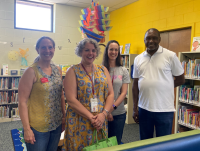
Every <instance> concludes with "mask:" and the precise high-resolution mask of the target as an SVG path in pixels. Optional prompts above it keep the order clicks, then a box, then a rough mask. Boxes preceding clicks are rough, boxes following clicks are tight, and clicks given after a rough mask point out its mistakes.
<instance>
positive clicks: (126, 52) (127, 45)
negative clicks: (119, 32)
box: [124, 43, 131, 54]
mask: <svg viewBox="0 0 200 151" xmlns="http://www.w3.org/2000/svg"><path fill="white" fill-rule="evenodd" d="M130 46H131V44H130V43H129V44H126V45H125V49H124V54H129V51H130Z"/></svg>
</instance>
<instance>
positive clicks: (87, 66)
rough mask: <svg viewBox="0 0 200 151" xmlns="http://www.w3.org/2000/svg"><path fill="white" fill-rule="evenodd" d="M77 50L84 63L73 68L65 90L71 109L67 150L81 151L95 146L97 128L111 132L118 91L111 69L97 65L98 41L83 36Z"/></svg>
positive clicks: (65, 145) (67, 123)
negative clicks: (111, 114)
mask: <svg viewBox="0 0 200 151" xmlns="http://www.w3.org/2000/svg"><path fill="white" fill-rule="evenodd" d="M75 53H76V55H77V56H79V57H81V62H80V63H79V64H77V65H74V66H73V67H71V68H69V69H68V71H67V73H66V76H65V79H64V89H65V95H66V100H67V103H68V109H67V113H66V128H65V137H64V147H63V150H67V151H81V150H82V149H83V148H84V147H86V146H88V145H91V143H92V134H93V131H94V129H97V131H98V138H99V139H101V138H102V135H101V132H100V131H99V130H100V129H104V130H105V131H106V133H107V120H106V117H107V115H108V114H109V111H110V108H111V106H112V105H113V103H114V102H113V100H114V92H113V88H112V84H111V79H110V76H109V73H108V71H107V69H106V68H105V67H104V66H102V65H96V64H94V63H93V62H94V60H95V59H96V57H98V55H99V53H100V48H99V45H98V43H97V42H96V41H95V40H93V39H89V38H86V39H83V40H82V41H80V42H79V44H78V45H77V47H76V50H75Z"/></svg>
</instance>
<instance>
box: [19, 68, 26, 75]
mask: <svg viewBox="0 0 200 151" xmlns="http://www.w3.org/2000/svg"><path fill="white" fill-rule="evenodd" d="M25 70H26V69H23V68H21V69H20V72H19V73H20V75H21V76H22V75H23V74H24V71H25Z"/></svg>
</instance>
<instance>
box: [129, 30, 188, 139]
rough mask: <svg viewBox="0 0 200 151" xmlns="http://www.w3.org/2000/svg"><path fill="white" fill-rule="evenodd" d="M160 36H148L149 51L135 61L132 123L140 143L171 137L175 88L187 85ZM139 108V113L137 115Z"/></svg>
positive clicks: (175, 58) (146, 37) (156, 31)
mask: <svg viewBox="0 0 200 151" xmlns="http://www.w3.org/2000/svg"><path fill="white" fill-rule="evenodd" d="M160 41H161V37H160V32H159V31H158V30H157V29H155V28H151V29H149V30H148V31H147V32H146V33H145V37H144V43H145V45H146V51H145V52H143V53H141V54H140V55H138V56H137V57H136V58H135V60H134V71H133V78H134V81H133V88H132V91H133V101H134V106H133V119H134V120H135V122H136V123H139V126H140V139H141V140H143V139H148V138H153V133H154V127H155V130H156V137H159V136H164V135H169V134H171V131H172V123H173V115H174V111H175V109H174V88H175V87H177V86H179V85H182V84H184V83H185V78H184V70H183V68H182V66H181V63H180V61H179V59H178V57H177V56H176V54H175V53H174V52H172V51H170V50H167V49H165V48H163V47H162V46H160V45H159V43H160ZM138 108H139V111H138Z"/></svg>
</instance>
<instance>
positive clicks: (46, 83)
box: [18, 37, 65, 151]
mask: <svg viewBox="0 0 200 151" xmlns="http://www.w3.org/2000/svg"><path fill="white" fill-rule="evenodd" d="M36 50H37V53H38V54H39V56H38V57H37V58H36V59H35V61H34V63H33V64H32V65H31V66H30V67H29V68H27V69H26V71H25V72H24V74H23V76H22V78H21V80H20V82H19V90H18V92H19V95H18V97H19V113H20V118H21V121H22V124H23V133H24V140H25V142H26V147H27V150H28V151H56V150H57V147H58V143H59V140H60V135H61V132H62V126H63V128H64V125H65V101H64V95H63V90H62V88H63V84H62V72H61V69H60V68H59V67H57V66H56V65H55V64H54V63H53V62H52V61H51V59H52V58H53V56H54V52H55V43H54V41H53V40H52V39H51V38H49V37H41V38H40V39H39V40H38V41H37V44H36Z"/></svg>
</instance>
